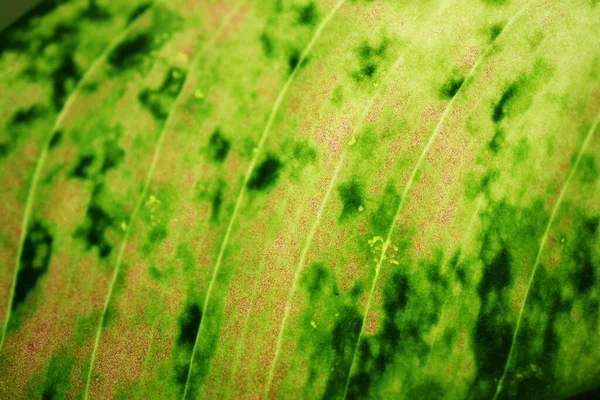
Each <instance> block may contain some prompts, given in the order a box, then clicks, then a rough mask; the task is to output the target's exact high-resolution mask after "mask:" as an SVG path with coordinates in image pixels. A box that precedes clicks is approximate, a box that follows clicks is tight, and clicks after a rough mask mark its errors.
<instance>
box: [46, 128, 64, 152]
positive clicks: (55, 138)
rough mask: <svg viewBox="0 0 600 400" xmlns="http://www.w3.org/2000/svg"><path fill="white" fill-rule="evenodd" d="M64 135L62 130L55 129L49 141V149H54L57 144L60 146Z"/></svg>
mask: <svg viewBox="0 0 600 400" xmlns="http://www.w3.org/2000/svg"><path fill="white" fill-rule="evenodd" d="M62 137H63V131H61V130H57V131H55V132H54V133H53V134H52V137H51V138H50V141H49V142H48V149H50V150H52V149H54V148H55V147H56V146H58V145H59V144H60V142H61V141H62Z"/></svg>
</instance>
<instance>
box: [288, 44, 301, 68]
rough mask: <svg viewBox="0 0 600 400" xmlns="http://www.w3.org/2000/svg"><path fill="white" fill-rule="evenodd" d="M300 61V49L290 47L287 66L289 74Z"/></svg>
mask: <svg viewBox="0 0 600 400" xmlns="http://www.w3.org/2000/svg"><path fill="white" fill-rule="evenodd" d="M299 62H300V51H299V50H298V49H292V51H291V52H290V55H289V56H288V66H289V71H290V74H291V73H292V72H294V70H295V69H296V67H297V66H298V63H299Z"/></svg>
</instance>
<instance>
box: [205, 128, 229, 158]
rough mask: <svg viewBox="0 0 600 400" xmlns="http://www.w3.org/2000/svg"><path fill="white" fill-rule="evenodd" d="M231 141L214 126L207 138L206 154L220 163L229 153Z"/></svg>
mask: <svg viewBox="0 0 600 400" xmlns="http://www.w3.org/2000/svg"><path fill="white" fill-rule="evenodd" d="M230 148H231V142H230V141H229V140H227V139H226V138H225V136H223V134H222V133H221V130H220V129H219V128H216V129H215V130H214V132H213V133H212V135H210V139H209V140H208V154H209V157H210V159H211V160H213V161H215V162H218V163H222V162H223V161H225V159H226V158H227V155H228V154H229V149H230Z"/></svg>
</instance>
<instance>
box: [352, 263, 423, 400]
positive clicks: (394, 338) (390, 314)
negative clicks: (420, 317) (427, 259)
mask: <svg viewBox="0 0 600 400" xmlns="http://www.w3.org/2000/svg"><path fill="white" fill-rule="evenodd" d="M409 291H410V283H409V280H408V276H407V275H406V274H405V273H403V272H400V271H399V272H396V273H394V275H392V277H391V278H390V280H389V281H388V282H387V284H386V286H385V289H384V293H383V311H384V317H383V326H382V327H381V329H380V330H379V332H378V333H377V334H376V335H375V336H374V337H372V338H370V339H368V340H367V339H363V342H362V343H361V346H360V348H359V357H358V362H357V368H356V371H357V372H356V374H355V375H354V376H353V377H352V379H351V380H350V384H349V386H348V396H349V397H350V398H364V397H370V392H371V390H372V387H373V386H374V385H376V384H378V383H380V382H381V378H382V377H383V375H384V374H385V373H386V371H387V369H388V368H389V366H390V365H391V364H393V362H394V360H395V358H396V356H397V352H398V349H399V348H400V346H401V344H402V343H403V340H405V339H406V336H415V333H414V332H413V333H412V334H411V333H409V332H410V331H412V330H413V329H412V328H410V327H407V326H404V324H402V323H401V324H402V328H405V332H404V333H405V335H403V332H402V331H401V328H400V327H399V325H398V319H399V317H400V316H403V314H404V313H405V310H406V306H407V304H408V298H409ZM404 318H405V317H404V316H403V318H402V319H404Z"/></svg>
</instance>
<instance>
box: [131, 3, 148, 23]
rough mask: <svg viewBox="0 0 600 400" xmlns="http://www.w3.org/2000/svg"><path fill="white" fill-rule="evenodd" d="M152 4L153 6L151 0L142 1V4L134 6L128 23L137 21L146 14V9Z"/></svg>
mask: <svg viewBox="0 0 600 400" xmlns="http://www.w3.org/2000/svg"><path fill="white" fill-rule="evenodd" d="M150 6H152V2H151V1H149V2H147V3H142V4H140V5H138V6H137V7H136V8H134V9H133V11H131V12H130V13H129V15H128V16H127V25H131V23H132V22H133V21H135V20H136V19H138V18H139V17H140V16H141V15H142V14H144V13H145V12H146V10H148V8H150Z"/></svg>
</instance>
